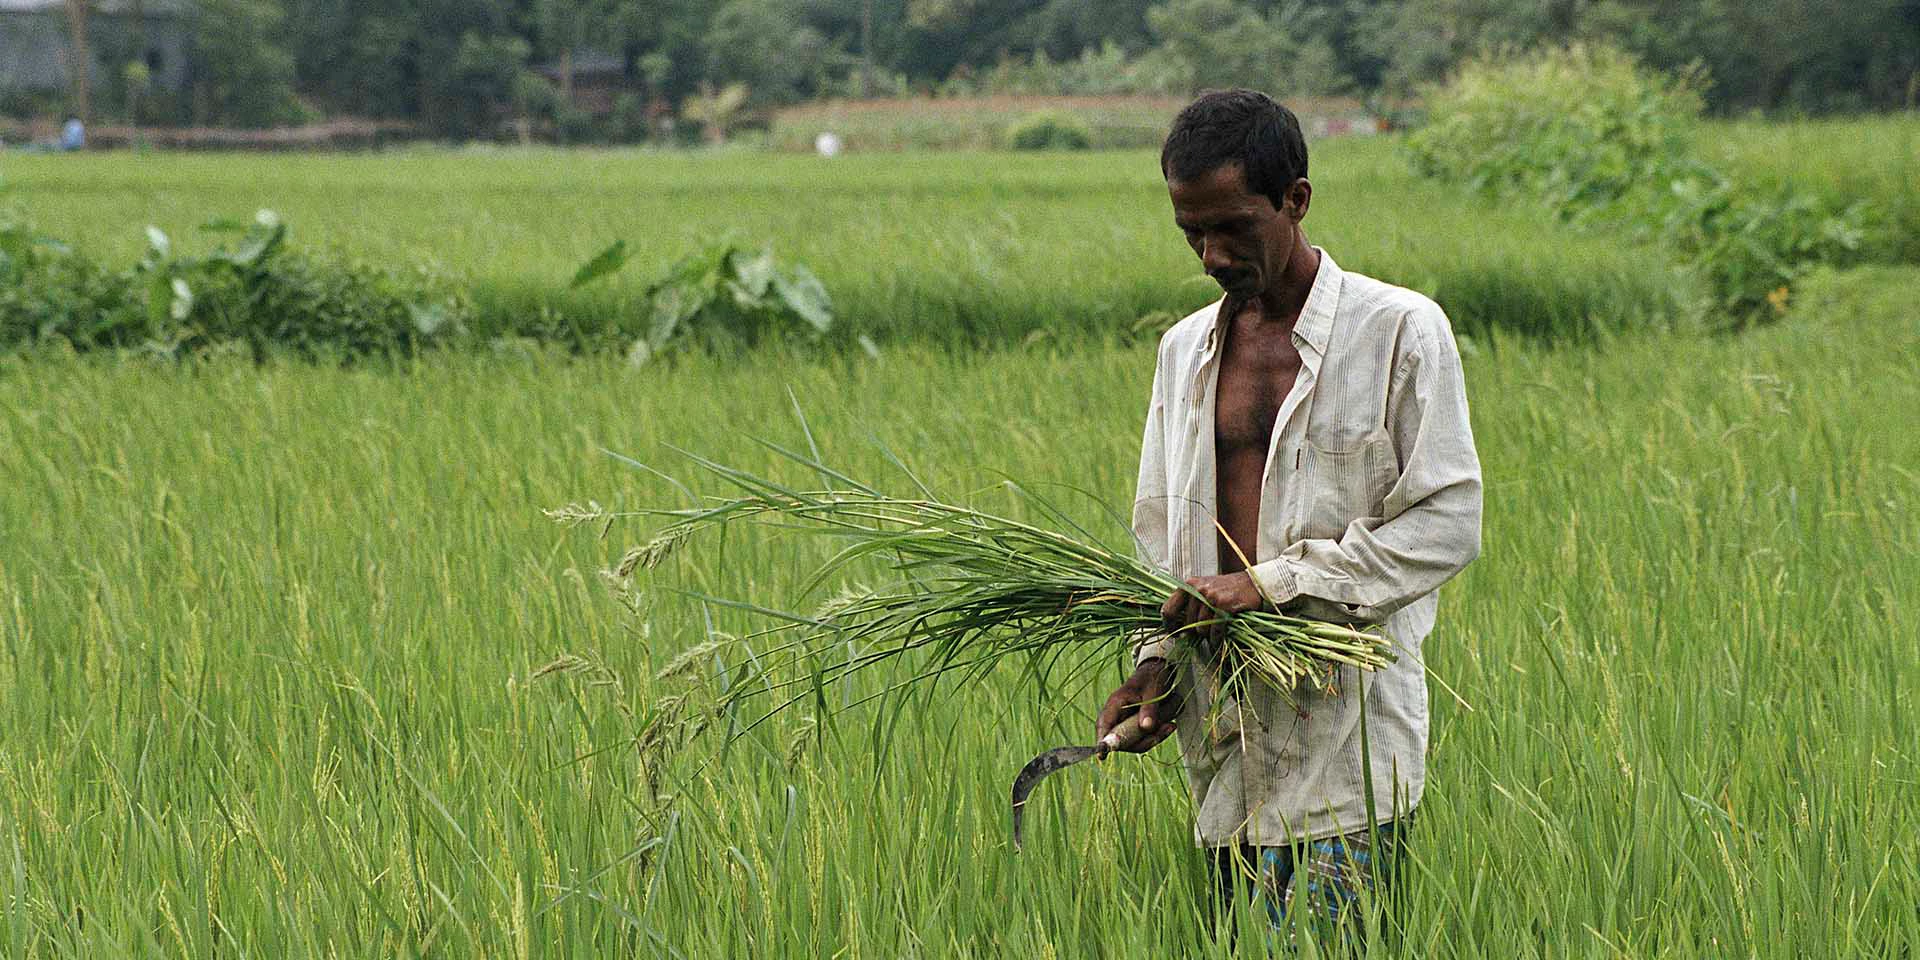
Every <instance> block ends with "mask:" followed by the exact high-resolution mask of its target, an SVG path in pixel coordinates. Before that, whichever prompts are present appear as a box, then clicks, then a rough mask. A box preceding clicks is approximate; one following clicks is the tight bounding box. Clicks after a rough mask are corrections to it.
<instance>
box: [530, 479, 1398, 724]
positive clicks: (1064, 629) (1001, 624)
mask: <svg viewBox="0 0 1920 960" xmlns="http://www.w3.org/2000/svg"><path fill="white" fill-rule="evenodd" d="M768 446H770V447H772V449H774V450H776V451H777V452H779V453H781V454H783V455H785V456H787V457H789V458H791V459H793V460H795V461H797V462H798V463H800V464H803V465H805V466H806V467H807V468H809V469H810V470H812V471H814V472H815V474H816V475H817V476H819V477H820V478H821V480H822V481H823V486H822V487H821V488H820V489H807V490H802V489H794V488H791V487H788V486H784V485H781V484H779V483H776V482H774V481H773V480H769V479H767V478H764V477H760V476H756V475H753V474H751V473H748V472H745V471H742V470H737V469H734V468H732V467H728V466H724V465H722V464H719V463H715V462H713V461H711V460H708V459H705V458H702V457H698V456H692V455H689V456H690V457H691V459H693V461H694V462H695V463H697V464H699V465H700V466H701V467H703V468H705V469H706V470H708V471H709V472H711V473H713V474H714V475H716V476H717V477H719V478H720V479H722V480H723V481H725V482H726V483H727V484H728V485H730V486H731V487H732V488H734V491H735V493H736V495H734V496H730V497H722V498H706V499H704V500H703V501H702V502H701V503H700V505H699V506H696V507H690V508H685V509H663V510H641V511H635V512H632V513H619V514H616V513H608V512H606V511H602V510H598V509H594V508H588V509H582V508H578V507H569V508H564V509H561V510H555V511H550V512H549V515H550V516H552V517H553V518H554V519H555V520H557V521H560V522H562V523H583V522H589V521H599V522H605V523H611V522H612V521H614V520H615V519H618V518H621V517H654V518H667V519H669V521H670V522H669V523H668V525H667V526H666V527H664V528H663V529H662V530H660V531H659V533H658V534H657V535H656V536H655V537H654V538H653V539H652V540H651V541H649V542H648V543H646V544H645V545H643V546H640V547H636V548H634V549H633V550H631V551H629V552H628V554H627V555H626V557H625V559H624V560H623V561H622V563H621V567H620V570H619V572H620V574H621V575H623V576H624V575H627V574H630V573H631V572H633V571H634V570H635V569H637V568H653V567H656V566H658V565H659V564H661V563H662V562H663V561H665V560H666V559H667V558H668V557H669V556H671V555H672V554H673V553H674V552H675V551H676V549H677V548H678V547H679V546H680V545H682V544H683V543H685V542H686V541H687V540H688V539H690V538H692V537H693V536H695V535H696V534H698V533H700V532H702V531H704V530H707V529H710V528H718V527H723V526H726V525H728V524H736V523H762V524H771V525H774V526H778V527H781V528H784V529H788V530H797V531H803V532H806V533H811V534H816V535H819V536H822V537H826V538H829V539H832V540H834V541H836V542H838V543H839V544H840V549H839V550H838V552H836V553H835V554H834V555H833V556H832V558H831V559H829V560H828V561H827V562H826V563H824V564H822V565H821V566H820V568H819V569H818V571H817V572H816V573H815V574H814V576H813V577H812V579H811V581H810V582H809V583H808V584H807V585H806V592H807V593H808V594H811V593H813V592H815V591H817V590H819V589H820V588H821V587H823V586H824V585H826V584H827V583H828V582H830V581H834V580H837V579H843V578H846V577H847V576H848V575H849V574H851V573H852V572H853V571H852V570H851V569H850V568H853V567H855V565H857V564H861V563H862V562H863V561H866V560H869V559H874V560H878V561H879V563H880V564H881V566H882V567H883V568H885V569H886V570H888V571H890V572H891V574H892V575H894V576H895V577H896V579H895V580H893V581H892V582H890V583H888V584H886V585H884V586H880V587H871V588H867V587H863V588H845V589H842V590H841V592H840V593H838V594H837V595H835V596H834V597H833V598H832V599H830V600H828V601H826V602H825V603H824V604H821V605H820V606H819V608H818V609H817V610H815V611H813V612H811V613H807V614H801V613H797V612H788V611H781V610H776V609H772V608H770V607H766V606H762V605H759V604H755V603H752V602H749V601H746V600H742V599H733V598H719V597H712V596H704V595H699V594H694V596H699V597H700V599H702V600H705V601H708V602H717V603H721V604H725V605H728V606H732V607H737V608H741V609H746V610H749V611H753V612H755V613H758V614H762V615H765V616H767V617H770V618H772V619H773V621H774V622H775V625H774V626H773V627H771V628H769V629H768V630H765V631H762V632H760V633H757V634H754V635H753V636H752V637H749V638H743V640H745V641H751V642H753V643H766V644H769V645H768V646H764V647H762V648H761V649H757V650H753V649H750V650H749V655H750V656H751V657H752V659H753V662H754V663H755V664H756V665H757V666H758V668H759V670H758V672H759V673H760V675H761V676H762V677H764V678H766V679H765V682H764V683H763V684H756V685H747V684H735V685H733V686H732V687H731V692H730V693H729V694H728V699H730V700H733V699H740V698H742V697H745V696H748V695H752V694H756V693H759V692H763V691H765V692H772V693H775V694H776V701H775V705H774V706H773V707H772V708H771V709H770V710H769V711H768V713H767V716H771V715H772V714H774V713H777V712H779V711H780V710H781V709H783V708H785V707H787V706H790V705H792V704H794V703H797V702H799V701H802V700H806V699H809V698H817V697H819V696H821V691H822V690H823V689H824V688H825V685H826V683H827V682H828V681H832V680H837V679H839V678H841V677H844V676H846V675H848V674H851V673H855V672H859V671H863V670H866V669H869V668H872V667H874V666H876V665H879V664H882V663H886V662H888V661H892V660H894V659H895V658H898V657H901V656H903V655H905V654H909V653H915V652H920V653H923V654H924V655H925V659H923V660H920V661H918V665H917V667H916V668H915V670H914V672H913V673H912V675H911V676H910V677H908V678H907V679H905V680H901V681H897V682H894V683H893V684H891V685H889V686H888V687H887V688H886V690H884V691H882V693H881V694H875V695H874V696H876V697H877V696H883V695H885V694H886V693H887V692H891V691H894V690H898V689H901V688H904V687H907V686H910V685H912V684H914V683H916V682H917V681H922V680H928V679H931V678H935V677H940V676H943V675H946V674H949V673H954V672H959V674H960V675H961V676H962V677H974V676H978V675H979V674H981V673H983V672H985V671H986V670H988V669H991V668H992V667H993V666H994V665H996V664H998V663H1001V662H1003V661H1005V660H1006V659H1007V658H1009V657H1013V656H1018V655H1023V654H1024V655H1028V656H1034V657H1037V658H1039V659H1040V660H1041V661H1042V662H1043V663H1044V664H1047V665H1048V666H1049V667H1050V666H1051V665H1052V664H1055V663H1058V662H1061V661H1062V660H1063V659H1064V660H1065V661H1066V662H1068V663H1069V664H1071V666H1072V667H1073V668H1074V669H1078V668H1080V667H1084V666H1088V665H1093V664H1098V663H1102V662H1111V661H1112V659H1113V658H1114V657H1115V656H1116V655H1117V654H1118V653H1119V652H1120V651H1122V650H1125V649H1128V648H1130V647H1131V645H1132V644H1134V643H1137V642H1138V641H1139V640H1140V639H1142V638H1144V637H1147V636H1150V635H1152V634H1153V633H1155V632H1157V631H1159V630H1160V629H1161V622H1160V607H1161V605H1162V603H1164V602H1165V600H1166V598H1167V597H1168V596H1170V595H1172V593H1173V591H1175V590H1177V589H1181V588H1182V586H1183V585H1182V583H1181V582H1180V581H1178V580H1176V579H1174V578H1173V577H1171V576H1169V575H1167V574H1166V573H1163V572H1161V571H1159V570H1157V569H1154V568H1153V567H1151V566H1148V565H1147V564H1145V563H1142V562H1141V561H1139V560H1137V559H1135V556H1134V553H1133V551H1132V549H1131V545H1129V548H1128V549H1127V550H1125V551H1120V550H1115V549H1112V548H1110V547H1108V546H1105V545H1103V544H1101V543H1100V542H1098V541H1097V539H1095V538H1094V537H1093V535H1092V534H1090V533H1088V532H1087V531H1086V530H1085V529H1083V528H1081V527H1080V526H1079V525H1077V524H1074V523H1073V522H1072V521H1071V520H1070V519H1068V518H1067V516H1066V515H1065V514H1064V513H1062V512H1061V511H1060V510H1058V509H1057V508H1055V507H1054V506H1053V505H1052V504H1050V503H1048V502H1047V501H1046V500H1045V499H1044V498H1041V497H1038V496H1036V495H1034V494H1033V493H1031V492H1029V491H1027V490H1025V489H1023V488H1020V487H1018V486H1017V485H1014V484H1008V487H1009V489H1010V490H1011V491H1012V492H1013V493H1014V495H1015V496H1017V497H1019V498H1020V499H1022V500H1023V501H1025V502H1026V503H1027V504H1028V505H1029V506H1031V507H1032V508H1033V509H1034V511H1035V512H1036V513H1038V514H1040V515H1043V516H1046V517H1049V518H1051V519H1053V520H1057V521H1059V522H1060V523H1061V524H1062V525H1063V526H1067V527H1070V528H1071V529H1073V530H1074V532H1075V535H1073V536H1069V535H1067V534H1063V533H1058V532H1055V531H1053V530H1048V529H1044V528H1042V527H1040V526H1036V525H1034V524H1031V523H1026V522H1022V521H1020V520H1015V519H1011V518H1009V517H1004V516H998V515H995V514H991V513H986V512H982V511H980V510H976V509H972V508H969V507H965V506H959V505H955V504H951V503H944V502H941V501H940V500H938V499H936V498H935V497H934V496H933V495H932V494H931V492H930V491H927V490H926V488H925V487H924V485H920V484H919V483H918V481H917V480H915V484H916V486H920V489H921V492H922V493H923V496H921V497H917V498H915V497H909V498H900V497H893V496H889V495H887V494H884V493H881V492H880V491H879V490H877V489H875V488H873V487H872V486H869V485H867V484H865V483H862V482H859V481H857V480H854V479H853V478H851V477H848V476H846V475H845V474H843V473H840V472H838V471H835V470H833V469H831V468H829V467H827V466H825V465H824V464H822V463H821V462H819V460H818V459H817V458H813V457H808V456H805V455H802V454H797V453H794V452H792V451H789V450H785V449H782V448H779V447H776V446H773V445H771V444H769V445H768ZM615 456H618V455H615ZM620 459H622V460H626V458H624V457H621V458H620ZM627 462H628V463H632V464H633V465H635V466H641V467H642V468H643V469H649V470H650V468H645V467H644V465H641V464H638V463H635V462H634V461H630V460H629V461H627ZM896 462H898V461H897V460H896ZM650 472H651V471H650ZM1210 624H1211V621H1209V622H1208V623H1205V624H1198V625H1195V626H1194V627H1190V628H1188V630H1190V631H1194V630H1203V629H1205V628H1206V627H1207V626H1209V625H1210ZM1176 638H1184V634H1177V635H1176ZM1195 646H1196V645H1195V644H1192V643H1179V644H1176V656H1183V655H1185V656H1191V655H1192V650H1193V648H1194V647H1195ZM1212 655H1214V656H1217V657H1218V658H1219V661H1220V665H1221V667H1222V674H1223V684H1224V685H1225V686H1226V687H1227V688H1228V689H1229V690H1231V689H1233V688H1235V687H1237V686H1240V685H1244V684H1249V683H1265V684H1269V685H1271V686H1272V687H1274V688H1275V689H1277V690H1279V691H1280V692H1281V693H1282V694H1283V695H1284V694H1287V693H1289V692H1290V691H1294V690H1297V689H1299V688H1301V687H1302V686H1303V685H1306V686H1318V687H1321V688H1329V687H1330V685H1331V683H1332V682H1333V676H1334V672H1333V670H1332V667H1333V665H1336V664H1348V665H1352V666H1355V667H1359V668H1361V669H1366V670H1371V669H1376V668H1378V667H1381V666H1383V665H1385V664H1387V663H1389V662H1391V661H1392V660H1393V655H1392V653H1391V652H1390V651H1389V650H1388V646H1387V640H1386V638H1384V637H1382V636H1379V635H1377V634H1374V633H1369V632H1364V631H1360V630H1354V629H1351V628H1348V627H1345V626H1341V625H1337V624H1330V623H1323V622H1319V621H1313V620H1304V619H1300V618H1298V617H1292V616H1288V615H1286V614H1282V613H1276V612H1272V611H1266V610H1262V611H1255V612H1247V613H1240V614H1235V615H1232V616H1229V617H1227V623H1226V632H1225V639H1224V641H1222V642H1221V643H1219V644H1218V645H1217V648H1215V649H1214V650H1213V651H1212ZM781 678H784V679H781ZM782 694H784V695H782ZM843 706H844V705H843ZM763 719H764V717H763Z"/></svg>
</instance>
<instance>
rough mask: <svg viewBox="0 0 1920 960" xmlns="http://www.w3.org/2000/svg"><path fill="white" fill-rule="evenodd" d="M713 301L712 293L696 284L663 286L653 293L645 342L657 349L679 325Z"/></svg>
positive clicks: (676, 330) (669, 337)
mask: <svg viewBox="0 0 1920 960" xmlns="http://www.w3.org/2000/svg"><path fill="white" fill-rule="evenodd" d="M712 302H713V293H712V292H711V291H709V290H705V289H702V288H700V287H696V286H690V285H689V286H675V287H664V288H662V289H660V290H658V291H656V292H655V293H654V295H653V318H652V321H651V322H650V323H648V325H647V342H648V343H649V344H651V345H652V346H653V348H654V349H656V350H658V349H659V348H660V347H662V346H665V345H666V342H667V341H668V340H669V339H671V338H672V337H673V335H674V334H675V333H677V332H679V330H680V325H681V324H682V323H684V322H686V321H687V320H688V319H689V318H691V317H693V316H694V315H695V314H698V313H699V312H700V311H701V310H703V309H705V308H706V306H707V304H709V303H712Z"/></svg>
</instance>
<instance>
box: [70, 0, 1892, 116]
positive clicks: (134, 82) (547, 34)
mask: <svg viewBox="0 0 1920 960" xmlns="http://www.w3.org/2000/svg"><path fill="white" fill-rule="evenodd" d="M102 2H104V0H67V6H68V8H69V10H68V12H69V16H68V18H67V20H68V21H69V22H70V23H71V24H73V29H75V30H76V31H84V30H85V21H86V20H87V16H86V9H87V7H88V6H89V5H96V6H97V5H99V4H100V3H102ZM136 7H137V4H136ZM190 8H191V10H192V11H193V13H192V16H193V19H194V23H195V29H194V33H193V36H194V45H195V51H196V52H195V57H194V63H195V68H194V69H195V83H194V86H193V91H192V94H191V95H181V96H176V97H173V98H168V97H166V96H162V95H156V94H153V93H150V92H144V91H142V90H141V89H140V86H139V82H138V81H139V71H138V70H137V69H128V70H124V71H122V70H119V69H115V68H114V65H113V64H107V66H108V67H109V69H107V70H105V71H104V74H105V76H106V77H107V78H108V82H107V83H106V84H105V88H104V89H102V90H99V91H95V92H94V94H93V97H92V99H93V103H92V104H91V105H90V106H91V108H92V109H93V111H94V112H96V113H101V114H105V115H108V116H117V117H121V118H128V119H133V120H136V121H143V122H149V123H167V122H199V123H211V124H225V125H240V126H265V125H272V124H280V123H287V122H297V121H299V120H302V119H313V118H315V117H318V116H339V115H349V116H358V117H367V118H375V119H395V120H405V121H410V122H414V123H417V124H419V125H420V126H421V127H423V128H424V129H426V130H429V131H431V132H433V133H435V134H437V135H442V136H448V137H456V138H490V137H499V136H504V135H508V134H509V132H510V131H512V130H514V129H518V131H519V132H520V134H521V135H522V136H525V135H528V134H529V132H530V131H531V132H536V133H537V134H538V135H541V136H553V137H557V138H559V139H608V140H635V139H646V138H649V137H656V136H674V135H685V133H684V132H685V130H686V129H687V128H688V126H689V125H688V124H687V123H685V122H684V120H685V118H687V117H688V116H698V115H700V114H701V113H702V111H708V112H710V111H713V110H716V109H743V110H753V109H756V108H758V109H765V108H771V107H777V106H779V105H783V104H788V103H794V102H799V101H804V100H810V99H818V98H826V97H863V96H892V95H904V94H932V95H971V94H992V93H1063V94H1107V93H1164V94H1174V95H1178V94H1186V93H1190V92H1193V91H1195V90H1198V89H1201V88H1205V87H1217V86H1224V85H1249V86H1255V87H1259V88H1262V89H1266V90H1270V91H1273V92H1275V93H1276V94H1279V95H1281V96H1283V97H1285V96H1303V95H1339V94H1345V95H1354V96H1359V97H1362V98H1387V99H1393V98H1401V97H1406V96H1409V95H1413V94H1416V93H1417V92H1418V90H1419V89H1420V87H1421V85H1422V84H1425V83H1428V82H1431V81H1435V80H1438V79H1441V78H1443V77H1445V76H1446V75H1447V74H1448V73H1449V71H1451V70H1452V69H1454V68H1455V67H1456V66H1457V65H1459V64H1460V63H1462V62H1463V61H1464V60H1466V59H1467V58H1470V57H1472V56H1474V55H1476V54H1479V53H1483V52H1487V51H1491V50H1515V49H1526V48H1532V47H1537V46H1541V45H1552V44H1562V43H1567V42H1572V41H1579V40H1604V41H1606V42H1608V43H1611V44H1614V45H1617V46H1620V47H1622V48H1623V49H1625V50H1626V51H1628V52H1630V53H1632V54H1634V55H1635V56H1637V57H1639V58H1640V59H1641V60H1642V61H1643V62H1645V63H1647V64H1648V65H1650V66H1653V67H1655V68H1659V69H1664V70H1684V69H1701V70H1704V72H1705V74H1706V76H1707V78H1708V81H1709V85H1708V86H1707V88H1706V95H1707V100H1708V106H1709V108H1710V109H1712V110H1714V111H1716V112H1719V113H1722V114H1728V113H1742V112H1746V111H1753V110H1760V111H1769V112H1795V113H1827V112H1854V111H1865V110H1882V109H1896V108H1903V107H1911V106H1913V105H1914V103H1915V100H1916V98H1917V97H1920V0H1848V2H1846V3H1832V2H1830V0H722V2H717V3H716V2H713V0H637V2H636V0H625V2H619V0H193V2H192V3H191V4H190ZM587 69H592V70H594V71H597V73H596V77H597V82H601V83H603V84H606V85H607V86H609V88H610V91H609V92H610V97H609V98H608V99H609V100H610V102H602V103H600V104H599V105H597V106H596V107H594V108H591V109H590V108H588V107H584V106H582V105H581V104H580V103H579V102H578V100H577V99H576V98H574V97H572V96H571V95H570V94H571V92H572V90H573V85H574V82H575V76H574V74H576V73H583V72H584V71H586V70H587ZM143 93H145V95H144V96H143ZM69 109H71V107H69ZM676 131H679V133H678V134H676Z"/></svg>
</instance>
